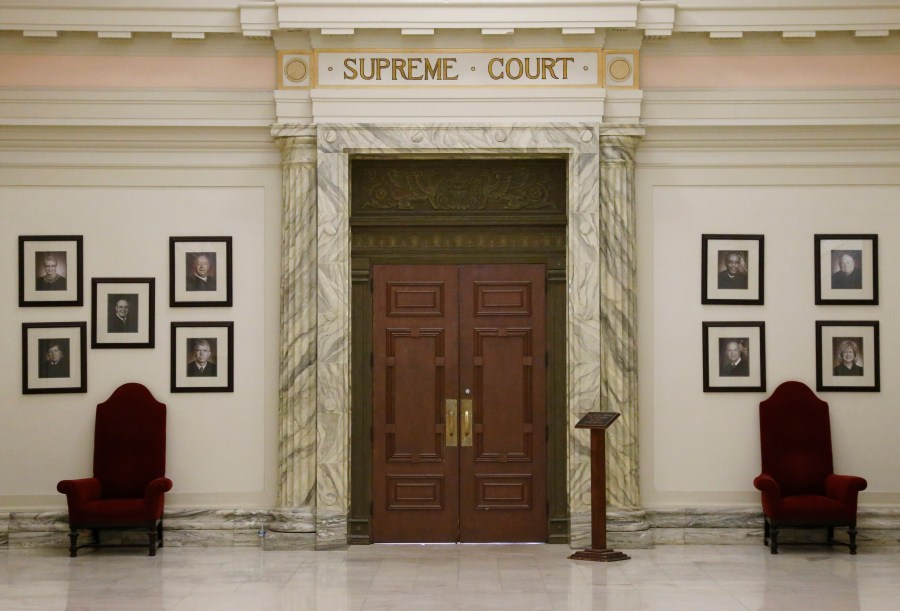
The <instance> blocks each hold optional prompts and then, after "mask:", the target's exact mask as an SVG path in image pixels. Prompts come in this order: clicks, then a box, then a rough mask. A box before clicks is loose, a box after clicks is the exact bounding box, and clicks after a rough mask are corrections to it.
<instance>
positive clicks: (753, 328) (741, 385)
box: [703, 321, 766, 392]
mask: <svg viewBox="0 0 900 611" xmlns="http://www.w3.org/2000/svg"><path fill="white" fill-rule="evenodd" d="M735 351H736V354H737V356H738V357H739V358H738V359H731V357H732V356H733V355H734V354H735ZM732 360H736V361H737V362H736V363H735V364H732V362H731V361H732ZM765 390H766V323H765V322H763V321H752V322H744V321H727V322H718V321H717V322H704V323H703V392H765Z"/></svg>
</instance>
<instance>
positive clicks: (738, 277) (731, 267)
mask: <svg viewBox="0 0 900 611" xmlns="http://www.w3.org/2000/svg"><path fill="white" fill-rule="evenodd" d="M718 269H719V276H718V284H717V285H716V286H717V288H720V289H746V288H747V274H748V273H749V269H748V266H747V251H746V250H720V251H719V267H718Z"/></svg>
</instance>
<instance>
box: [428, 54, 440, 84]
mask: <svg viewBox="0 0 900 611" xmlns="http://www.w3.org/2000/svg"><path fill="white" fill-rule="evenodd" d="M441 63H442V61H441V58H440V57H439V58H438V59H437V63H434V64H432V63H431V59H430V58H428V57H426V58H425V80H426V81H435V80H439V79H440V78H441V75H440V69H441Z"/></svg>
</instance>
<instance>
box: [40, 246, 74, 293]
mask: <svg viewBox="0 0 900 611" xmlns="http://www.w3.org/2000/svg"><path fill="white" fill-rule="evenodd" d="M34 257H35V270H36V278H35V286H34V288H35V290H37V291H64V290H66V288H67V287H66V284H67V282H66V276H65V273H66V253H65V252H60V251H38V252H36V253H34Z"/></svg>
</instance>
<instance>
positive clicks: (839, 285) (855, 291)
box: [815, 234, 878, 305]
mask: <svg viewBox="0 0 900 611" xmlns="http://www.w3.org/2000/svg"><path fill="white" fill-rule="evenodd" d="M815 262H816V305H878V236H877V235H875V234H864V235H863V234H853V235H833V234H829V235H825V234H817V235H816V236H815Z"/></svg>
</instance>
